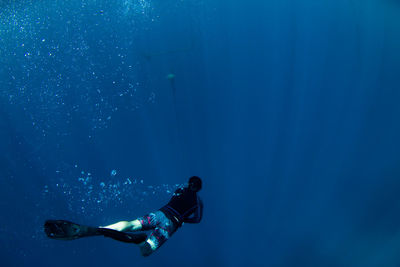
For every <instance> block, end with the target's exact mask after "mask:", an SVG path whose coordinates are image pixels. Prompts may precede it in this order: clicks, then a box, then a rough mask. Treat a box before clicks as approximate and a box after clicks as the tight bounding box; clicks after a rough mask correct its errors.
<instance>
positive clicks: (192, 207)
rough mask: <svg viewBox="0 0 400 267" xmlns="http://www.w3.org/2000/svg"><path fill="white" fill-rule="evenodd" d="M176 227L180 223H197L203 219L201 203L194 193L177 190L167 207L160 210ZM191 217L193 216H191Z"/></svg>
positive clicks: (180, 224)
mask: <svg viewBox="0 0 400 267" xmlns="http://www.w3.org/2000/svg"><path fill="white" fill-rule="evenodd" d="M160 210H161V211H162V212H163V213H164V214H165V215H166V216H167V217H168V218H169V219H170V220H171V221H172V222H173V223H174V224H175V226H176V227H180V226H182V223H184V222H185V223H199V222H200V221H201V218H202V217H203V202H202V201H201V199H200V197H199V196H198V195H197V193H196V192H193V191H192V190H190V189H188V188H186V187H185V188H178V189H177V190H176V191H175V193H174V195H173V196H172V198H171V200H170V201H169V202H168V204H167V205H165V206H164V207H162V208H161V209H160ZM192 215H193V216H192Z"/></svg>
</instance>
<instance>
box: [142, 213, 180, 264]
mask: <svg viewBox="0 0 400 267" xmlns="http://www.w3.org/2000/svg"><path fill="white" fill-rule="evenodd" d="M156 218H157V221H158V224H157V227H156V228H155V229H154V230H153V231H152V232H151V234H150V235H149V237H148V238H147V240H146V241H145V242H143V243H141V244H140V245H139V246H140V252H141V254H142V255H143V256H144V257H147V256H149V255H150V254H152V253H153V252H154V251H156V250H157V249H158V248H159V247H161V245H163V244H164V243H165V242H166V241H167V240H168V238H170V237H171V235H172V234H173V233H174V232H175V231H176V228H175V226H174V225H173V223H172V222H171V220H169V219H168V218H167V217H166V216H165V214H164V213H163V212H161V211H157V212H156Z"/></svg>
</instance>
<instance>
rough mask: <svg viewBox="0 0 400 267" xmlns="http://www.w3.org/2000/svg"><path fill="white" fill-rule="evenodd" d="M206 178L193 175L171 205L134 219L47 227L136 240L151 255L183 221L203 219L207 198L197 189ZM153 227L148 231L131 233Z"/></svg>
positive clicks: (50, 232) (69, 234)
mask: <svg viewBox="0 0 400 267" xmlns="http://www.w3.org/2000/svg"><path fill="white" fill-rule="evenodd" d="M201 188H202V181H201V179H200V178H199V177H197V176H192V177H191V178H190V179H189V183H188V185H187V186H186V187H181V188H178V189H177V190H176V191H175V193H174V194H173V196H172V198H171V199H170V201H169V202H168V204H167V205H165V206H163V207H162V208H160V209H159V210H157V211H155V212H152V213H149V214H147V215H145V216H143V217H140V218H138V219H135V220H133V221H120V222H117V223H114V224H111V225H107V226H100V227H91V226H84V225H79V224H76V223H72V222H69V221H65V220H48V221H46V222H45V225H44V228H45V232H46V234H47V236H48V237H50V238H53V239H59V240H73V239H77V238H81V237H87V236H96V235H103V236H106V237H111V238H113V239H115V240H118V241H122V242H128V243H135V244H138V245H139V247H140V251H141V254H142V255H143V256H145V257H146V256H149V255H150V254H151V253H153V252H154V251H156V250H157V249H158V248H159V247H161V245H163V244H164V243H165V242H166V241H167V240H168V239H169V238H170V237H171V236H172V235H173V234H174V233H175V232H176V230H178V228H179V227H181V226H182V225H183V223H199V222H200V221H201V219H202V216H203V202H202V201H201V199H200V197H199V196H198V195H197V193H198V192H199V191H200V190H201ZM148 230H151V232H150V234H149V235H146V234H144V233H135V234H133V233H129V232H138V231H148Z"/></svg>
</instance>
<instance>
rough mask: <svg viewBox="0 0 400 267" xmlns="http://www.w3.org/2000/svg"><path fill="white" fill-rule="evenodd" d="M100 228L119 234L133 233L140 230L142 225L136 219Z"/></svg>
mask: <svg viewBox="0 0 400 267" xmlns="http://www.w3.org/2000/svg"><path fill="white" fill-rule="evenodd" d="M102 228H108V229H112V230H117V231H121V232H134V231H139V230H141V229H142V224H141V223H140V221H139V220H138V219H136V220H133V221H120V222H117V223H114V224H110V225H107V226H102Z"/></svg>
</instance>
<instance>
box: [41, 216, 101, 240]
mask: <svg viewBox="0 0 400 267" xmlns="http://www.w3.org/2000/svg"><path fill="white" fill-rule="evenodd" d="M97 230H98V228H96V227H91V226H86V225H80V224H77V223H73V222H70V221H65V220H47V221H46V222H45V223H44V231H45V232H46V234H47V236H48V237H50V238H52V239H58V240H74V239H77V238H81V237H87V236H96V235H101V233H99V232H98V231H97Z"/></svg>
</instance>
